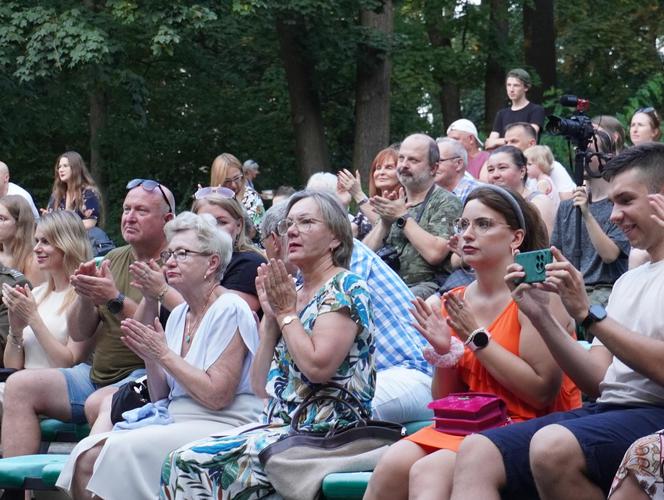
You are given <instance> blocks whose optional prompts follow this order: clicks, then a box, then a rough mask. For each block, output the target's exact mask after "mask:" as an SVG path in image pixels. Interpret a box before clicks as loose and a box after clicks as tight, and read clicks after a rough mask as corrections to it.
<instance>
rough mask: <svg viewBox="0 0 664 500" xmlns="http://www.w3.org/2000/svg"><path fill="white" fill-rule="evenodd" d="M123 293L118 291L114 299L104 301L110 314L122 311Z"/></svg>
mask: <svg viewBox="0 0 664 500" xmlns="http://www.w3.org/2000/svg"><path fill="white" fill-rule="evenodd" d="M124 300H125V295H124V293H122V292H120V293H118V296H117V297H115V298H114V299H111V300H109V301H108V302H106V307H107V308H108V310H109V311H110V312H111V314H118V313H120V312H122V307H123V306H124Z"/></svg>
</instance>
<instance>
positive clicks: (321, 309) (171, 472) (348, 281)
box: [161, 271, 376, 500]
mask: <svg viewBox="0 0 664 500" xmlns="http://www.w3.org/2000/svg"><path fill="white" fill-rule="evenodd" d="M329 312H345V313H347V314H349V316H350V318H351V319H352V320H353V321H354V323H355V324H356V325H357V327H358V329H357V335H356V337H355V341H354V343H353V345H352V346H351V349H350V351H349V353H348V355H347V356H346V358H345V359H344V361H343V362H342V363H341V365H340V366H339V368H338V369H337V372H336V373H335V374H334V376H333V377H332V378H331V379H330V381H331V382H335V383H336V384H338V385H341V386H343V387H344V388H345V389H346V390H348V391H350V392H351V393H352V394H354V395H355V396H356V397H357V399H358V400H359V401H360V402H361V404H362V406H363V407H364V409H365V410H367V411H368V412H370V411H371V400H372V398H373V394H374V387H375V379H376V371H375V363H374V350H375V346H374V332H373V314H372V310H371V304H370V298H369V291H368V289H367V286H366V283H365V282H364V281H362V280H361V279H360V278H359V277H358V276H357V275H355V274H353V273H350V272H348V271H342V272H340V273H338V274H336V275H335V276H333V277H332V278H330V280H328V282H327V283H325V285H324V286H322V287H321V288H320V290H319V291H318V292H317V293H316V294H315V296H314V297H313V298H312V299H311V301H310V302H309V303H308V304H307V305H306V306H305V307H304V308H303V310H302V311H300V313H299V318H300V321H301V322H302V325H303V327H304V329H305V331H306V332H307V334H309V335H311V334H312V331H313V328H314V324H315V322H316V319H317V318H318V317H319V316H320V315H321V314H325V313H329ZM313 387H314V384H313V383H312V382H310V381H309V380H308V379H307V377H306V376H305V375H304V373H302V372H301V371H300V370H299V368H298V366H297V365H296V363H295V361H294V360H293V358H292V356H291V354H290V353H289V351H288V346H287V345H286V343H285V341H284V339H283V337H282V338H281V339H280V341H279V342H278V344H277V346H276V348H275V354H274V358H273V360H272V365H271V367H270V370H269V372H268V380H267V386H266V390H267V392H268V394H269V395H270V398H269V400H268V404H267V406H266V408H265V411H264V415H263V421H264V422H263V423H264V425H263V426H261V427H260V428H256V429H253V430H250V431H247V432H245V433H242V434H239V435H236V436H218V437H215V436H212V437H209V438H207V439H202V440H199V441H196V442H194V443H190V444H188V445H187V446H184V447H182V448H180V449H179V450H176V451H175V452H173V453H171V454H170V456H169V457H168V458H167V460H166V463H165V464H164V467H163V469H162V488H161V498H163V499H185V498H215V499H244V500H248V499H253V498H263V497H265V496H268V495H271V494H274V493H275V491H274V488H273V487H272V485H271V484H270V482H269V481H268V479H267V477H266V476H265V473H264V471H263V470H262V468H261V466H260V462H259V460H258V454H259V453H260V452H261V450H263V449H264V448H265V447H267V446H268V445H270V444H272V443H274V442H276V441H277V440H278V439H279V438H280V437H281V436H283V435H284V434H286V433H287V432H288V431H289V429H290V423H291V416H292V414H293V412H294V411H295V409H296V408H297V407H298V405H299V404H300V403H301V402H302V401H303V400H304V399H305V398H306V396H307V395H308V394H309V393H310V392H311V390H312V388H313ZM340 392H341V391H339V390H338V389H334V388H329V389H326V390H324V391H322V392H321V394H330V395H333V396H338V397H341V398H343V395H342V394H340ZM351 421H353V417H352V412H351V410H349V409H348V408H347V407H346V406H344V405H339V404H336V403H332V402H329V401H328V402H324V403H322V404H316V403H314V404H312V405H311V406H309V407H308V408H307V410H306V411H304V412H303V414H302V416H301V419H300V429H301V430H311V431H326V430H329V429H330V428H331V427H333V426H335V427H343V426H345V425H346V424H347V423H348V422H351Z"/></svg>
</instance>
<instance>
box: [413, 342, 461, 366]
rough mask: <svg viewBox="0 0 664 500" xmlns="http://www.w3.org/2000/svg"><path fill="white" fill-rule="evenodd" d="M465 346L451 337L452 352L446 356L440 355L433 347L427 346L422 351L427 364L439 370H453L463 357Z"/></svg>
mask: <svg viewBox="0 0 664 500" xmlns="http://www.w3.org/2000/svg"><path fill="white" fill-rule="evenodd" d="M463 352H464V345H463V342H461V340H459V339H458V338H456V337H450V350H449V352H448V353H446V354H438V353H437V352H436V351H435V350H434V348H433V347H431V346H427V347H425V348H424V349H422V355H423V356H424V359H426V360H427V362H428V363H429V364H430V365H432V366H435V367H437V368H453V367H455V366H456V365H457V363H458V362H459V360H460V359H461V356H463Z"/></svg>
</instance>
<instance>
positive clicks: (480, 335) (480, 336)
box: [473, 331, 489, 348]
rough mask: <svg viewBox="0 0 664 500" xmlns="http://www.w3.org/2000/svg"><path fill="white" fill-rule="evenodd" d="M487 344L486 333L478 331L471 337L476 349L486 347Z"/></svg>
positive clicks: (487, 337)
mask: <svg viewBox="0 0 664 500" xmlns="http://www.w3.org/2000/svg"><path fill="white" fill-rule="evenodd" d="M488 343H489V336H488V335H487V334H486V332H483V331H479V332H477V333H476V334H475V336H474V337H473V344H475V347H478V348H482V347H486V346H487V344H488Z"/></svg>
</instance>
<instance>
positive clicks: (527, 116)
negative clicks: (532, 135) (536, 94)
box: [493, 102, 546, 137]
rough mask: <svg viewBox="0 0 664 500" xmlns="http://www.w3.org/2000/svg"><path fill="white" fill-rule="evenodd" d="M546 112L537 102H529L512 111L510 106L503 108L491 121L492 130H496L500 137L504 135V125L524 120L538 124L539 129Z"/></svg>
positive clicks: (542, 124)
mask: <svg viewBox="0 0 664 500" xmlns="http://www.w3.org/2000/svg"><path fill="white" fill-rule="evenodd" d="M545 116H546V112H545V111H544V108H543V107H542V106H540V105H539V104H535V103H532V102H529V103H528V105H527V106H526V107H524V108H521V109H519V110H517V111H512V108H503V109H501V110H500V111H498V113H496V119H495V120H494V121H493V132H498V133H499V134H500V137H505V127H507V126H508V125H509V124H510V123H517V122H525V123H534V124H535V125H539V128H540V130H542V127H543V126H544V117H545Z"/></svg>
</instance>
